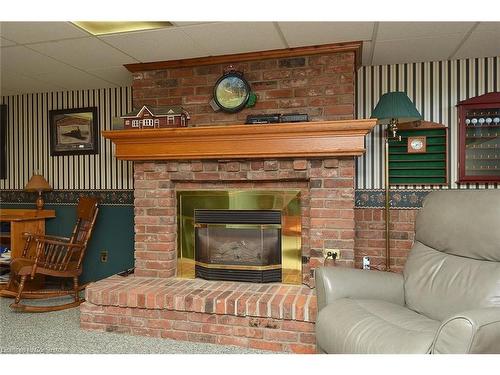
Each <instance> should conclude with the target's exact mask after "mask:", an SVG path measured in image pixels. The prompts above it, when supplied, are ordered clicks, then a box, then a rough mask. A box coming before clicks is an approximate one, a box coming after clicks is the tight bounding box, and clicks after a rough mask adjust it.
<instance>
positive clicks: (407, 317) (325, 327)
mask: <svg viewBox="0 0 500 375" xmlns="http://www.w3.org/2000/svg"><path fill="white" fill-rule="evenodd" d="M439 326H440V322H438V321H435V320H431V319H429V318H426V317H425V316H423V315H420V314H417V313H416V312H414V311H412V310H409V309H407V308H405V307H403V306H400V305H396V304H393V303H390V302H384V301H377V300H368V299H349V298H342V299H338V300H335V301H333V302H332V303H330V304H329V305H327V306H326V307H325V308H323V309H322V310H321V311H320V312H319V314H318V318H317V320H316V340H317V344H318V346H319V348H320V349H321V350H323V351H326V352H327V353H380V354H382V353H387V354H391V353H428V352H429V351H430V349H431V346H432V341H433V339H434V336H435V334H436V332H437V330H438V329H439Z"/></svg>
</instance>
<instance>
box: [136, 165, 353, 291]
mask: <svg viewBox="0 0 500 375" xmlns="http://www.w3.org/2000/svg"><path fill="white" fill-rule="evenodd" d="M134 178H135V198H136V199H135V232H136V237H135V249H136V252H135V258H136V262H135V266H136V271H135V273H136V275H137V276H148V277H172V276H175V275H176V269H177V256H178V246H177V242H176V239H177V229H178V226H177V222H176V213H177V202H176V191H178V190H188V189H189V190H225V189H238V190H252V189H254V190H255V189H273V190H276V189H297V190H300V192H301V194H300V202H301V227H302V231H301V238H302V249H301V256H302V260H303V261H302V263H303V264H302V281H303V282H304V283H305V284H308V285H311V284H312V280H311V275H312V272H313V271H312V270H313V269H314V268H315V267H317V266H318V265H320V264H322V262H323V249H326V248H335V249H340V250H341V252H342V259H341V260H339V261H338V262H339V264H340V265H345V266H350V267H352V266H353V265H354V263H353V262H354V158H353V157H350V158H334V159H313V160H307V159H285V160H276V159H275V160H258V161H249V160H244V161H241V160H240V161H188V162H179V161H173V162H157V163H136V164H135V172H134Z"/></svg>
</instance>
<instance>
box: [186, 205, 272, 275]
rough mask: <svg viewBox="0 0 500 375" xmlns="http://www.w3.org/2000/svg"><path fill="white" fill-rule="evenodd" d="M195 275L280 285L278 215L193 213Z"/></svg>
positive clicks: (214, 211)
mask: <svg viewBox="0 0 500 375" xmlns="http://www.w3.org/2000/svg"><path fill="white" fill-rule="evenodd" d="M195 275H196V277H200V278H203V279H208V280H233V281H249V282H280V281H281V213H280V211H275V210H195Z"/></svg>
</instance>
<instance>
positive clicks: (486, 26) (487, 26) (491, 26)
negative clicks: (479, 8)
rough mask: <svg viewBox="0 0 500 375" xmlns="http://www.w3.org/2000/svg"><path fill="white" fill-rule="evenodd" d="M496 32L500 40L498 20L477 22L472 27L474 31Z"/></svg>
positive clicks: (499, 23)
mask: <svg viewBox="0 0 500 375" xmlns="http://www.w3.org/2000/svg"><path fill="white" fill-rule="evenodd" d="M482 32H486V33H497V36H498V39H497V41H500V22H479V25H478V26H477V27H476V28H475V29H474V33H482Z"/></svg>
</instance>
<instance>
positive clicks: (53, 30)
mask: <svg viewBox="0 0 500 375" xmlns="http://www.w3.org/2000/svg"><path fill="white" fill-rule="evenodd" d="M0 35H1V36H3V37H4V38H7V39H9V40H13V41H15V42H17V43H19V44H26V43H37V42H44V41H49V40H60V39H68V38H79V37H85V36H88V35H89V34H87V33H86V32H85V31H83V30H81V29H79V28H78V27H76V26H74V25H73V24H71V23H69V22H2V24H1V25H0Z"/></svg>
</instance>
